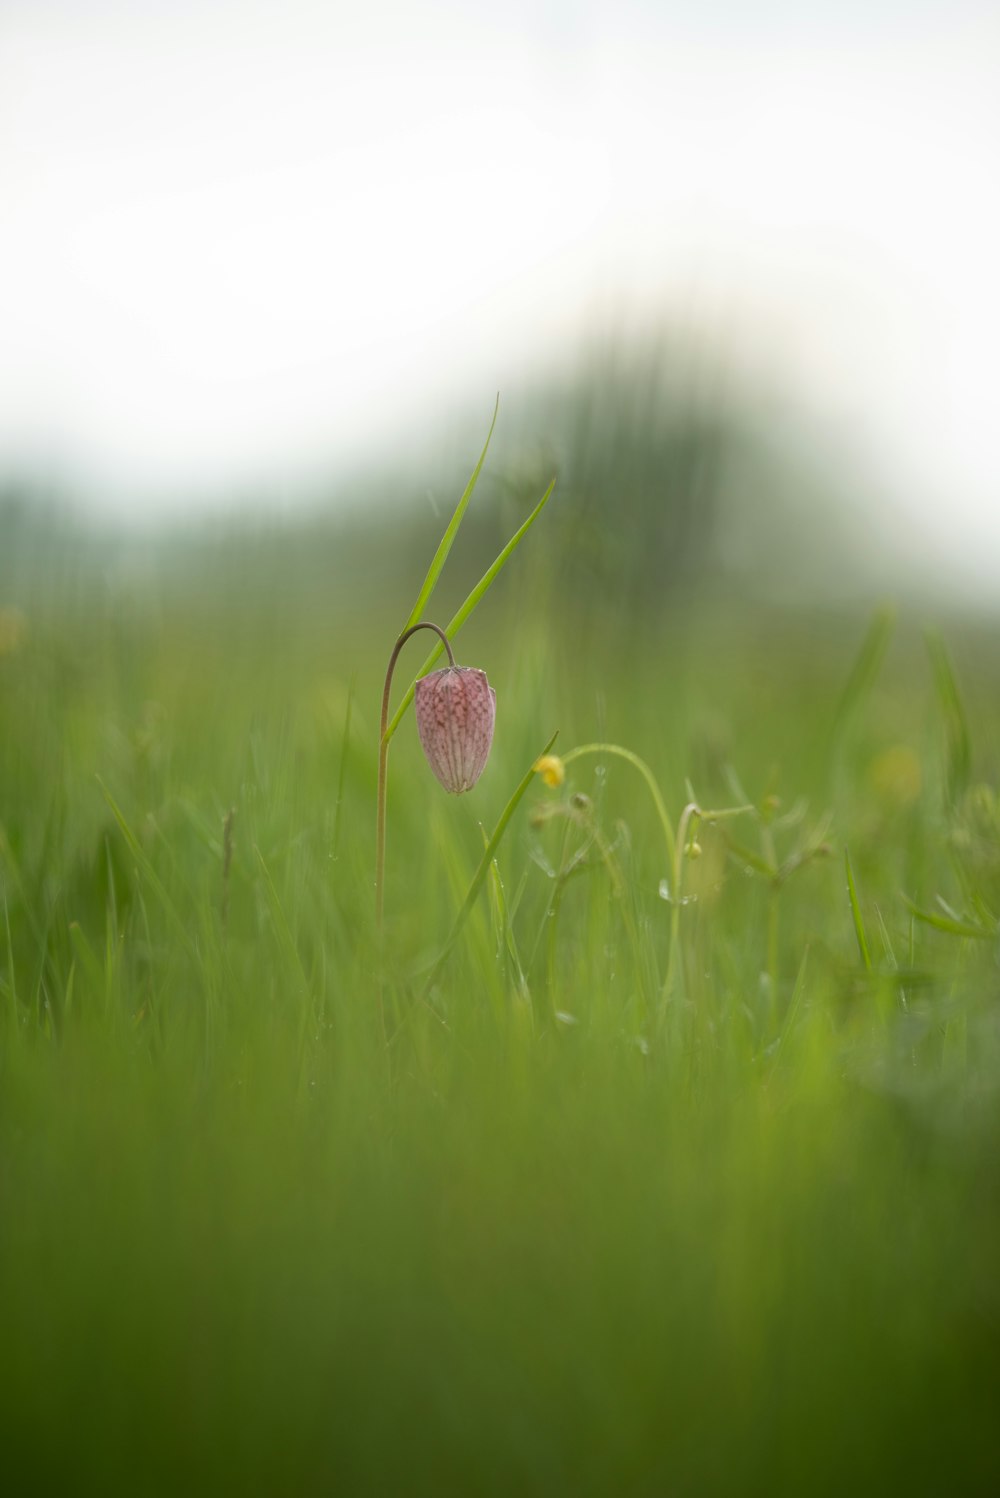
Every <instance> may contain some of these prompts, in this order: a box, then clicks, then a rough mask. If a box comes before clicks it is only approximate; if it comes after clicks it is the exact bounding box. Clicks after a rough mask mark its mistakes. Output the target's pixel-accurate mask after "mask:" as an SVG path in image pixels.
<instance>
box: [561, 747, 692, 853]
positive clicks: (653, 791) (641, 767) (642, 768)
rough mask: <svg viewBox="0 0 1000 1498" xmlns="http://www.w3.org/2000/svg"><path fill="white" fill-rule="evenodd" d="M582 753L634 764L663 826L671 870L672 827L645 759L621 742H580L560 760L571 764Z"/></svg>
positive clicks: (674, 842) (675, 845) (673, 848)
mask: <svg viewBox="0 0 1000 1498" xmlns="http://www.w3.org/2000/svg"><path fill="white" fill-rule="evenodd" d="M584 754H614V755H617V757H618V758H619V759H624V760H627V761H628V763H629V764H630V765H634V766H635V768H636V769H637V770H638V771H639V774H640V775H641V776H642V778H643V780H644V781H645V782H646V785H647V786H648V787H649V794H650V795H651V796H652V798H653V804H654V806H655V807H656V815H657V816H658V817H659V819H660V826H661V827H662V828H663V838H664V841H665V842H666V845H667V867H668V868H670V869H671V870H673V869H674V866H675V863H676V850H677V844H676V839H675V837H674V829H673V828H672V827H671V825H670V818H669V817H668V816H667V808H666V806H665V805H664V804H663V797H662V796H661V795H660V787H659V786H658V785H657V783H656V781H655V779H654V777H653V772H652V770H651V769H650V768H649V766H648V765H647V763H646V761H645V760H644V759H640V758H639V756H638V754H633V753H632V751H631V749H625V748H623V747H622V745H621V744H580V745H579V746H578V747H577V748H576V749H571V750H570V751H569V753H568V754H564V755H563V756H562V762H563V764H564V765H569V764H572V762H573V760H575V759H580V758H581V757H582V756H583V755H584Z"/></svg>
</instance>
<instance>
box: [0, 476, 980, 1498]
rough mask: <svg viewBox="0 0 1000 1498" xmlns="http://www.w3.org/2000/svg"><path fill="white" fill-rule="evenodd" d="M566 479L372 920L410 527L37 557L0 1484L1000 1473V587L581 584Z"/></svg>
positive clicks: (485, 1490)
mask: <svg viewBox="0 0 1000 1498" xmlns="http://www.w3.org/2000/svg"><path fill="white" fill-rule="evenodd" d="M536 497H537V496H536ZM521 518H523V516H522V517H521ZM545 525H546V517H544V516H543V517H542V519H541V520H540V522H539V524H538V527H537V531H536V532H534V533H533V534H532V535H531V536H529V537H528V538H527V540H526V542H525V544H524V546H523V547H522V548H521V549H520V550H519V551H518V553H517V554H516V555H515V556H514V557H513V558H512V559H511V562H510V565H509V566H508V568H507V569H506V571H505V572H504V575H503V577H502V578H501V579H500V581H499V582H498V583H497V585H496V587H495V589H494V590H492V591H491V592H490V594H489V595H488V596H487V597H485V598H484V599H483V601H482V603H481V604H480V607H479V609H478V611H477V612H476V614H475V616H474V617H473V618H472V619H471V620H470V621H469V622H468V623H467V624H466V625H465V627H464V629H463V630H462V632H461V635H460V637H459V640H458V643H457V646H456V649H457V654H458V657H459V659H460V660H461V661H463V662H464V663H466V664H471V665H477V666H481V667H483V668H484V669H485V670H486V671H487V672H488V674H489V677H490V680H491V682H492V684H493V685H494V687H495V688H496V691H497V698H498V713H497V729H496V738H495V742H494V747H493V753H492V757H491V760H490V763H489V765H488V767H487V770H486V772H485V774H484V776H483V778H482V780H481V781H480V783H479V785H478V786H477V787H476V788H475V789H474V790H473V791H472V792H471V793H470V794H469V795H468V796H465V797H462V798H460V799H458V798H452V797H449V796H447V795H446V794H445V793H444V791H443V790H442V789H441V787H440V786H439V785H438V784H437V782H436V781H435V780H434V778H433V777H432V775H431V773H430V771H429V769H428V767H427V765H426V764H425V762H424V760H423V757H422V754H421V750H420V746H419V744H418V741H417V735H416V730H415V725H414V722H413V717H412V714H410V715H408V716H407V717H406V718H405V719H404V720H403V722H402V724H401V726H400V728H399V731H398V733H397V734H396V736H395V738H394V739H393V741H392V753H391V756H390V782H389V808H388V864H387V869H388V877H387V888H386V933H385V953H384V959H383V960H382V962H381V963H380V959H379V953H378V945H377V941H376V933H375V920H374V888H373V878H374V854H375V791H376V765H377V749H378V745H377V738H378V704H379V698H380V694H381V688H382V673H383V672H384V669H385V663H386V660H387V658H388V655H389V651H390V649H391V647H392V644H393V641H394V640H395V638H396V635H397V634H398V633H399V631H400V630H401V628H402V627H403V625H404V623H405V622H406V615H407V610H408V609H409V607H410V604H411V602H412V600H413V596H414V594H415V592H416V589H417V587H418V585H419V581H420V577H421V576H422V575H423V568H424V567H425V566H426V564H427V562H428V561H429V560H430V558H429V556H428V557H426V558H425V557H420V558H408V559H405V561H404V562H401V563H400V565H401V567H402V569H403V574H404V576H405V579H406V587H405V590H404V591H403V592H398V591H393V587H392V586H390V584H391V582H392V580H391V579H389V580H387V579H386V578H383V577H381V576H378V577H376V578H375V580H374V582H373V583H372V586H371V589H370V591H368V592H366V586H365V579H364V578H363V577H362V578H359V577H358V576H357V575H356V574H352V571H351V568H350V567H349V566H347V565H346V564H344V563H343V559H341V566H340V570H339V571H337V570H336V566H335V562H336V549H335V548H334V550H333V551H332V552H331V553H330V561H331V568H333V571H332V574H331V576H330V578H329V581H328V580H327V579H326V578H325V577H324V575H323V569H322V566H320V565H318V564H317V563H315V562H314V565H313V567H312V571H311V572H309V576H308V577H306V572H305V569H304V564H303V565H302V566H296V567H293V566H284V567H283V566H282V564H281V558H280V555H278V552H277V551H276V550H275V549H274V548H273V547H272V546H271V544H270V543H269V542H268V541H267V540H266V539H264V540H262V541H260V542H259V543H258V544H256V545H253V544H250V543H248V545H247V547H246V548H245V549H244V550H243V551H239V549H238V548H237V549H236V550H235V551H234V550H231V549H229V548H228V547H227V546H226V545H225V544H220V545H219V546H218V548H217V549H216V551H214V552H212V553H211V554H210V555H207V559H206V556H202V559H201V561H200V562H199V561H198V556H197V555H195V552H196V548H194V547H193V546H192V554H191V555H190V556H186V555H185V553H184V551H183V548H180V550H179V551H178V552H177V553H173V552H170V553H166V554H164V555H162V556H161V557H160V559H159V560H158V561H157V562H156V563H155V564H153V565H151V566H150V567H149V568H148V569H146V570H139V571H136V570H134V569H133V570H132V571H130V570H129V568H128V567H126V566H117V567H115V568H114V569H110V570H109V571H108V572H107V573H105V572H103V571H102V569H101V566H100V562H99V559H98V560H97V561H96V562H95V560H94V558H93V557H87V558H81V557H74V556H73V555H62V558H61V560H60V562H59V565H58V568H57V569H56V570H55V571H53V569H52V568H49V569H48V570H47V569H46V567H45V565H44V555H42V559H41V561H40V562H39V564H38V565H37V566H35V567H33V568H32V567H29V565H28V563H27V562H26V561H24V560H23V559H22V561H21V563H19V564H18V569H15V570H14V571H12V572H8V574H7V575H6V578H5V587H6V588H7V594H8V596H7V597H6V598H4V597H0V606H4V605H6V611H5V613H4V614H3V615H2V619H3V626H2V629H0V887H2V909H0V1012H2V1021H0V1045H2V1051H0V1435H2V1445H0V1452H2V1457H0V1463H2V1470H3V1471H4V1473H5V1474H6V1478H7V1479H9V1480H10V1485H9V1487H8V1486H7V1483H6V1480H5V1487H6V1490H7V1491H9V1492H10V1493H12V1494H15V1493H16V1494H24V1493H30V1492H62V1493H66V1494H73V1493H81V1492H91V1491H93V1492H101V1493H123V1494H137V1495H140V1494H172V1493H182V1492H184V1493H187V1492H199V1493H200V1492H204V1493H213V1494H214V1493H223V1492H225V1493H228V1492H234V1493H241V1492H242V1493H274V1494H282V1495H285V1494H288V1495H294V1494H326V1493H365V1494H367V1493H379V1494H381V1493H386V1494H395V1493H399V1494H452V1493H454V1494H468V1495H478V1494H483V1495H497V1498H500V1495H509V1494H514V1493H523V1494H538V1495H556V1494H572V1495H590V1494H594V1495H597V1494H615V1495H619V1494H621V1495H650V1498H653V1495H674V1494H716V1493H720V1494H726V1493H732V1494H758V1493H759V1494H785V1493H788V1494H812V1493H844V1492H872V1493H889V1492H892V1493H895V1492H903V1493H909V1494H918V1493H919V1494H923V1493H927V1494H945V1493H947V1494H955V1493H983V1494H987V1493H994V1492H996V1491H1000V1434H998V1432H1000V1419H998V1395H1000V1341H998V1333H1000V1273H998V1266H1000V1023H998V1021H1000V1007H998V1004H1000V993H998V987H1000V985H998V970H997V958H998V940H997V933H998V926H997V921H998V916H1000V793H998V748H1000V695H998V686H1000V657H998V655H997V652H996V644H997V636H996V632H995V629H993V628H992V626H985V625H984V626H982V627H981V628H978V629H973V628H971V627H967V628H962V629H959V628H958V627H957V626H956V627H955V629H954V630H949V629H948V628H946V629H945V630H944V635H943V638H944V639H945V640H946V641H947V644H946V645H945V644H942V642H941V638H940V637H937V636H933V635H932V636H931V637H930V638H929V639H928V640H925V639H924V637H923V635H922V633H921V629H920V628H919V624H920V622H921V621H914V620H911V619H910V618H908V617H905V616H904V617H901V618H900V619H899V620H897V621H896V624H895V626H893V624H892V622H891V621H890V620H889V618H888V617H887V616H881V615H879V616H876V617H875V618H874V620H873V619H872V618H871V616H863V615H862V614H860V613H854V614H845V615H843V616H841V615H836V614H832V613H829V612H828V613H826V614H824V615H822V616H820V615H818V614H817V613H815V612H810V611H808V610H807V609H805V608H803V609H801V610H799V611H798V612H796V613H794V614H792V613H788V612H785V613H781V612H778V611H776V610H772V611H770V612H765V611H763V610H762V609H760V608H759V607H751V606H750V605H749V604H741V602H740V600H739V599H738V598H730V599H729V600H728V602H726V601H723V600H721V599H720V598H717V597H714V596H712V595H711V594H705V595H704V596H699V595H698V593H697V592H692V593H689V594H687V595H686V596H684V597H683V598H678V599H677V600H676V601H675V602H672V603H670V604H669V605H667V604H664V605H663V606H661V607H659V608H657V609H652V608H650V607H649V606H648V605H646V604H644V605H643V610H644V611H643V612H642V613H641V614H640V613H638V612H635V611H633V610H632V609H631V608H630V600H629V599H628V598H627V597H624V598H623V597H614V596H600V597H596V596H595V597H589V598H585V599H581V598H577V599H576V600H575V602H574V601H573V600H570V601H569V602H567V600H566V598H565V597H564V596H563V595H561V594H560V592H559V589H558V587H557V585H556V581H555V580H554V579H555V574H556V567H555V562H554V559H553V557H552V555H551V552H550V550H549V549H548V547H547V543H546V540H545ZM536 541H537V545H536ZM386 544H387V545H391V541H389V542H387V543H386ZM53 548H55V541H53ZM307 550H308V548H306V551H307ZM53 554H55V553H54V550H53ZM199 555H200V554H199ZM324 555H325V553H324ZM213 558H214V560H213ZM300 560H301V559H300ZM12 565H13V564H12ZM464 565H465V563H464V562H463V557H462V553H461V545H460V544H459V545H457V546H456V548H455V552H454V554H453V556H452V557H451V558H450V559H449V562H448V567H447V569H446V573H445V575H444V578H443V580H442V584H441V587H442V589H444V588H445V587H446V586H447V587H454V588H455V590H456V593H455V600H456V604H455V606H457V602H460V601H461V598H462V596H464V593H465V592H466V591H467V590H468V588H470V587H471V586H472V584H473V583H474V582H475V581H476V575H478V574H476V575H471V574H470V575H467V576H463V566H464ZM14 605H16V606H17V608H16V611H15V608H14ZM452 611H453V607H452V603H451V600H450V599H449V604H448V606H447V607H445V606H442V607H441V609H440V617H441V621H442V622H446V621H447V617H448V616H449V614H450V613H451V612H452ZM426 612H427V613H428V614H429V616H430V617H432V618H438V617H439V611H438V603H437V599H436V598H435V600H434V602H433V604H432V605H430V606H429V607H428V608H427V611H426ZM407 652H408V653H407V654H406V655H404V656H403V658H402V664H401V666H400V670H399V674H398V677H397V686H396V690H395V694H394V703H395V702H397V701H398V700H400V698H401V695H402V692H403V689H404V687H405V686H406V684H407V683H408V681H409V680H410V678H411V676H412V675H413V674H414V673H415V672H416V671H417V669H418V667H419V665H420V662H421V660H422V659H423V655H424V653H425V651H424V647H423V645H422V642H421V641H417V642H414V643H413V644H412V645H410V646H408V647H407ZM556 730H558V733H559V737H558V740H557V742H556V746H555V752H556V753H557V754H559V755H561V756H562V757H563V760H564V762H565V765H566V780H565V782H564V783H563V784H562V785H561V786H558V787H549V786H547V785H545V784H544V783H543V782H542V780H541V778H540V777H538V776H535V777H534V778H533V780H532V782H531V784H530V785H529V788H528V790H527V792H526V793H525V795H524V798H523V799H522V800H521V802H520V803H519V805H518V806H517V807H516V809H515V811H514V814H513V817H512V819H511V822H510V824H509V827H508V829H507V831H506V834H505V836H504V838H503V840H502V842H501V844H500V846H499V849H498V852H497V856H496V859H495V861H494V862H493V863H492V864H491V865H489V866H488V867H487V868H486V870H485V872H486V878H485V880H484V883H483V885H482V888H481V890H480V893H479V895H478V897H477V899H476V901H475V903H474V905H473V907H472V910H471V913H470V915H469V918H468V920H467V921H466V922H465V924H464V925H463V926H462V928H461V930H460V931H459V933H458V936H457V940H456V941H455V942H454V945H453V946H452V947H451V949H450V951H448V952H447V956H446V959H445V961H444V962H443V964H440V965H438V964H436V959H437V958H438V957H439V956H440V955H441V954H442V951H443V949H444V948H445V944H446V943H447V941H448V938H449V933H450V932H451V930H452V927H453V923H454V921H455V917H456V914H457V912H458V911H459V909H460V908H461V906H462V903H463V900H464V899H465V896H466V892H467V890H468V888H469V886H470V884H471V882H472V879H473V875H474V874H475V872H476V869H477V866H478V865H479V863H480V860H481V859H482V856H483V848H484V834H485V835H488V834H489V833H490V832H492V830H493V829H494V827H495V826H496V824H497V822H498V820H499V818H500V816H501V813H502V812H503V809H504V807H505V806H506V804H507V802H508V799H509V798H510V796H511V794H512V793H513V791H514V790H515V787H516V786H517V785H518V783H519V781H520V780H521V778H522V776H524V775H525V773H526V772H527V771H528V770H529V768H530V766H531V765H532V763H533V761H534V759H535V757H536V756H537V755H538V754H539V753H540V752H541V750H542V748H543V746H544V745H545V744H546V742H547V741H548V740H549V738H550V736H551V735H552V734H553V733H554V732H555V731H556ZM594 743H603V744H613V745H618V746H621V747H622V748H624V749H626V750H627V751H629V753H631V754H633V755H636V756H639V757H640V758H641V760H642V761H643V763H644V764H645V765H646V766H647V767H648V769H649V772H650V774H651V775H652V777H653V778H654V780H655V782H656V785H657V787H658V789H659V793H660V795H661V796H662V801H663V804H664V808H665V811H666V814H667V826H666V828H665V827H664V825H663V823H662V822H661V819H660V816H659V813H658V810H657V806H656V804H655V801H654V797H653V795H652V793H651V789H650V786H649V785H648V783H647V781H646V779H645V778H644V776H643V774H642V773H641V772H640V770H639V769H638V768H637V767H636V765H635V764H634V763H632V762H630V761H629V760H628V759H626V758H624V757H622V756H621V755H620V754H618V753H617V752H616V751H615V750H612V749H604V750H600V751H596V752H592V753H586V754H581V755H579V756H576V757H574V755H573V752H572V751H573V750H574V749H575V748H578V747H580V746H585V745H590V744H594ZM692 798H694V799H696V801H697V803H698V805H699V806H700V807H701V808H702V809H710V808H711V809H727V808H734V807H739V806H743V805H745V806H747V807H748V808H749V809H748V810H744V811H742V812H740V813H739V814H738V815H735V816H733V817H732V818H731V819H725V820H716V821H714V822H713V821H711V820H709V819H700V820H699V819H697V818H695V819H694V820H690V819H689V821H688V822H687V824H686V826H685V827H683V828H681V829H680V835H679V848H678V851H679V857H680V868H681V877H682V883H681V885H680V887H678V882H677V872H678V871H677V867H676V866H675V864H676V860H675V859H673V858H672V850H671V842H672V841H673V842H675V843H676V842H677V841H678V824H679V823H680V821H681V817H682V812H683V809H684V807H685V805H687V804H688V803H689V802H690V801H691V800H692ZM231 809H232V810H233V815H232V817H231V818H230V819H229V822H228V833H227V831H226V822H227V818H229V814H230V810H231ZM848 860H849V868H850V875H851V880H850V882H851V885H852V886H853V897H852V893H851V890H850V889H849V881H848ZM380 987H381V988H382V989H383V1013H382V1016H381V1017H380V1012H379V990H380Z"/></svg>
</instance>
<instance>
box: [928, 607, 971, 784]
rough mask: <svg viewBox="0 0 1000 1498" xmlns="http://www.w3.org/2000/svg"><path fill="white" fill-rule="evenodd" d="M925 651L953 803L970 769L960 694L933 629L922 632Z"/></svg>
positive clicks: (942, 646)
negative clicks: (941, 725) (941, 727)
mask: <svg viewBox="0 0 1000 1498" xmlns="http://www.w3.org/2000/svg"><path fill="white" fill-rule="evenodd" d="M924 639H925V640H926V643H927V653H928V655H929V656H930V658H931V670H932V672H933V673H934V686H935V688H936V689H937V696H938V703H939V704H940V707H941V713H942V716H943V718H944V728H945V791H946V794H947V797H948V802H949V805H951V806H954V805H955V803H956V802H957V801H959V800H960V799H961V797H962V796H963V795H964V793H965V791H966V790H967V789H968V785H969V777H970V774H971V770H972V744H971V740H970V738H969V724H968V719H967V718H966V716H965V708H964V706H963V704H962V697H961V693H960V692H959V690H958V682H957V681H956V680H955V672H954V670H953V669H952V664H951V660H950V658H949V655H948V651H947V649H946V647H945V643H944V640H943V639H942V638H941V636H940V635H939V634H938V633H937V631H936V630H932V629H929V630H927V631H926V632H925V635H924Z"/></svg>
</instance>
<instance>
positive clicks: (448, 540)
mask: <svg viewBox="0 0 1000 1498" xmlns="http://www.w3.org/2000/svg"><path fill="white" fill-rule="evenodd" d="M499 409H500V397H499V395H498V396H497V399H496V404H495V406H494V407H493V420H492V421H491V422H490V429H489V431H488V432H487V434H486V441H485V442H484V443H483V450H482V452H481V453H480V454H479V462H478V463H477V464H476V466H475V468H474V469H473V470H472V477H471V478H470V479H469V482H468V483H467V484H466V486H465V492H464V493H463V495H462V497H461V499H460V500H459V501H458V504H457V505H456V506H455V513H454V515H452V517H451V520H450V521H449V523H448V529H447V530H446V531H445V533H444V535H443V536H442V537H441V541H440V543H439V545H438V549H437V551H436V552H435V553H434V556H433V559H432V561H431V565H430V566H429V567H428V569H427V576H426V577H425V578H424V581H423V584H422V586H421V589H420V592H419V593H418V594H417V601H416V603H415V604H414V605H413V608H412V609H411V611H410V617H409V618H408V619H407V621H406V623H405V624H404V625H403V629H402V630H400V633H401V634H402V633H403V632H404V631H405V630H407V629H409V628H410V626H411V625H413V624H416V623H418V621H419V620H420V619H422V618H423V613H424V609H425V607H426V605H427V603H428V602H429V600H430V596H431V594H432V593H433V592H434V589H435V587H436V586H437V580H438V578H439V577H440V576H441V569H442V568H443V567H444V564H445V562H446V561H447V560H448V553H449V552H450V551H451V548H452V546H453V545H454V544H455V537H456V536H457V535H458V528H459V526H460V525H461V524H462V520H463V518H464V516H465V512H466V510H467V509H468V508H469V500H470V499H471V498H472V496H473V494H474V493H475V488H476V484H477V483H478V482H479V475H480V473H481V472H482V469H483V464H484V462H485V461H486V454H487V452H488V451H489V446H490V438H491V437H492V436H493V428H494V427H495V426H496V424H497V412H498V411H499Z"/></svg>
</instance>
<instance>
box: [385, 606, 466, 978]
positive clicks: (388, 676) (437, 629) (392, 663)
mask: <svg viewBox="0 0 1000 1498" xmlns="http://www.w3.org/2000/svg"><path fill="white" fill-rule="evenodd" d="M418 629H431V630H433V631H434V633H435V634H437V635H440V636H441V639H442V641H443V643H444V648H445V650H447V652H448V662H449V664H450V665H452V666H453V665H454V664H455V657H454V655H453V654H452V649H451V645H450V644H449V641H448V636H447V635H446V634H445V632H444V630H443V629H442V628H441V626H440V625H439V624H431V623H430V622H429V621H428V620H426V619H425V620H422V621H421V622H420V623H419V624H411V625H410V626H409V628H408V629H404V630H403V633H402V634H401V635H400V637H399V639H398V640H397V641H396V643H395V645H394V646H393V647H392V655H391V656H390V657H389V666H388V669H387V670H386V673H385V686H384V688H383V690H382V718H381V721H380V724H379V731H378V801H377V810H376V816H375V928H376V932H377V934H378V947H379V970H380V974H381V965H382V929H383V924H384V922H383V917H384V913H385V803H386V785H387V782H388V775H389V740H390V735H389V733H388V732H387V728H388V723H389V693H390V691H391V690H392V673H393V671H394V670H395V669H396V661H397V660H398V658H399V652H400V651H401V650H402V648H403V646H404V645H405V644H406V642H407V640H408V639H409V638H410V636H411V635H415V634H416V633H417V630H418ZM379 981H380V983H381V977H380V980H379ZM380 994H381V988H380Z"/></svg>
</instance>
